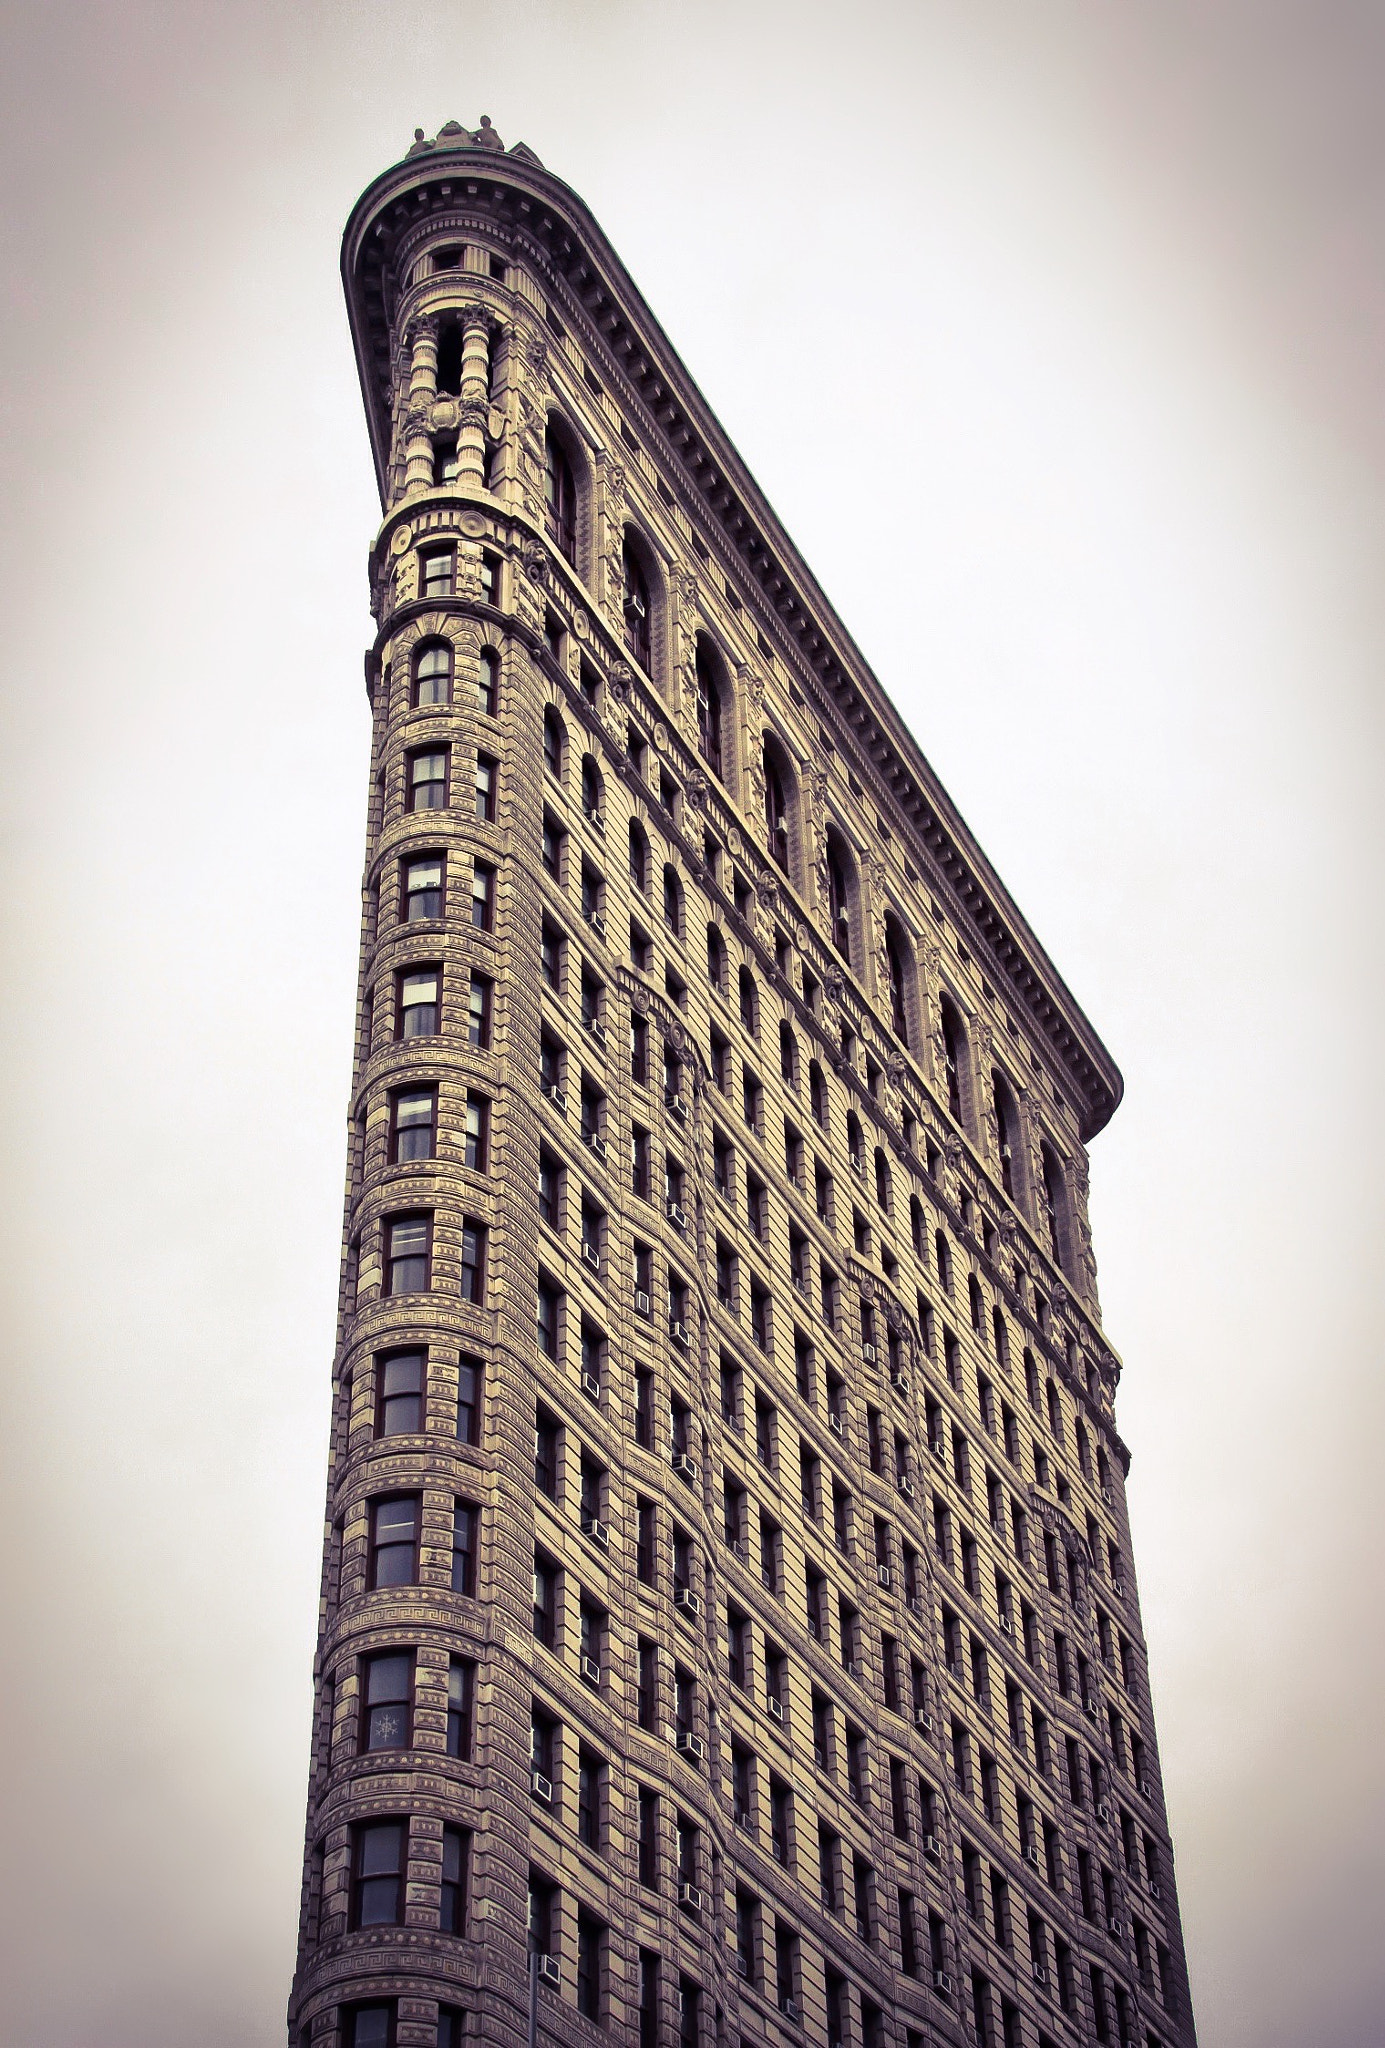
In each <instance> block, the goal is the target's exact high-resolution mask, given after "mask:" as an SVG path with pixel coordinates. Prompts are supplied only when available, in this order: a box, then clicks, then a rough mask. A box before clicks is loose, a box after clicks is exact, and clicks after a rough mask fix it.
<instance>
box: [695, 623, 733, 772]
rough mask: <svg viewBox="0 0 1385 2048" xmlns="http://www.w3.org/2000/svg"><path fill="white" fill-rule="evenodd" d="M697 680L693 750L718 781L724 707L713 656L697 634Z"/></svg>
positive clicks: (721, 766) (721, 763)
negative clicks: (695, 742) (699, 755)
mask: <svg viewBox="0 0 1385 2048" xmlns="http://www.w3.org/2000/svg"><path fill="white" fill-rule="evenodd" d="M694 666H695V673H696V680H697V750H698V752H699V753H700V754H701V756H702V758H703V760H704V761H705V762H706V763H707V766H708V767H709V768H710V769H711V771H712V773H713V775H715V776H716V777H717V779H718V781H722V780H724V767H725V764H724V760H723V743H722V726H723V718H724V707H723V700H722V688H721V681H720V678H719V676H718V674H717V667H718V664H717V658H716V656H715V654H714V653H713V652H712V648H711V645H710V643H709V642H708V641H707V640H706V639H705V638H703V636H702V635H701V634H699V635H698V640H697V652H696V656H695V663H694Z"/></svg>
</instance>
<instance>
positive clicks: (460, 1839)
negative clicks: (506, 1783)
mask: <svg viewBox="0 0 1385 2048" xmlns="http://www.w3.org/2000/svg"><path fill="white" fill-rule="evenodd" d="M470 1848H471V1836H470V1834H469V1833H468V1831H467V1830H466V1829H465V1828H449V1827H445V1828H444V1829H443V1831H442V1884H441V1886H440V1897H439V1910H438V1926H439V1928H440V1929H441V1931H442V1932H443V1933H444V1934H465V1933H466V1880H467V1862H468V1855H469V1851H470Z"/></svg>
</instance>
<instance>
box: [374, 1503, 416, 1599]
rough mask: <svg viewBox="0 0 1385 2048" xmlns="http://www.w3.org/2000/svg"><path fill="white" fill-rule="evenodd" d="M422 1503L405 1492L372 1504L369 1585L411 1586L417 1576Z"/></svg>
mask: <svg viewBox="0 0 1385 2048" xmlns="http://www.w3.org/2000/svg"><path fill="white" fill-rule="evenodd" d="M418 1522H419V1500H418V1495H417V1494H416V1493H406V1494H401V1495H399V1496H397V1497H396V1498H394V1499H391V1500H377V1501H372V1502H371V1508H370V1584H371V1588H372V1590H374V1589H377V1588H379V1587H382V1586H412V1585H413V1583H414V1580H415V1579H416V1578H417V1576H418Z"/></svg>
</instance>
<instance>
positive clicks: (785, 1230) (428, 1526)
mask: <svg viewBox="0 0 1385 2048" xmlns="http://www.w3.org/2000/svg"><path fill="white" fill-rule="evenodd" d="M342 271H343V278H344V282H345V289H346V299H347V306H348V310H349V315H350V323H351V333H352V338H353V341H354V345H355V351H356V359H357V363H358V366H359V370H360V379H361V388H362V393H363V395H364V399H365V410H366V419H367V424H368V427H369V431H370V439H371V446H372V449H373V452H374V458H375V467H376V475H377V479H378V483H379V490H380V497H381V502H382V505H383V508H384V509H383V519H382V523H381V525H380V527H379V529H378V532H377V533H376V536H375V539H374V542H373V544H372V547H371V552H370V562H369V576H370V592H371V602H372V607H373V612H374V617H375V621H376V633H375V638H374V640H373V642H372V644H371V646H370V649H369V651H368V654H367V657H366V689H367V694H368V697H369V702H370V710H371V718H372V746H371V764H370V784H369V800H368V813H367V827H366V857H365V869H364V878H363V922H362V937H361V965H360V984H359V1003H358V1010H357V1018H356V1046H355V1060H354V1071H353V1081H352V1093H351V1103H350V1127H349V1128H350V1146H349V1170H348V1176H347V1191H346V1225H345V1238H344V1257H343V1270H342V1286H341V1304H340V1317H339V1323H338V1331H337V1345H336V1355H335V1363H334V1368H333V1388H334V1405H333V1421H332V1435H331V1451H330V1473H329V1485H328V1497H327V1515H326V1532H325V1554H324V1570H323V1582H322V1605H321V1620H320V1633H319V1640H318V1648H317V1662H316V1706H315V1715H314V1721H313V1739H312V1756H311V1766H310V1780H309V1794H308V1818H307V1842H306V1858H305V1873H304V1885H303V1904H302V1922H301V1931H300V1947H299V1958H298V1968H297V1974H296V1977H295V1981H294V1986H293V1992H292V2002H291V2008H290V2032H291V2040H292V2042H293V2043H294V2044H295V2048H435V2044H436V2048H459V2044H462V2043H493V2044H497V2048H498V2044H511V2048H518V2044H520V2043H521V2042H524V2041H526V2040H528V2039H529V2038H531V2030H532V2038H533V2039H535V2040H536V2041H538V2042H540V2043H549V2044H551V2043H555V2042H556V2043H563V2044H570V2043H576V2044H583V2048H596V2044H598V2043H608V2044H609V2043H619V2044H626V2043H628V2044H631V2048H636V2044H638V2048H756V2044H760V2043H775V2044H789V2048H796V2044H805V2048H925V2044H926V2048H943V2044H948V2048H952V2044H956V2048H962V2044H974V2043H980V2044H984V2048H1075V2044H1087V2043H1111V2044H1113V2048H1187V2044H1191V2043H1192V2042H1193V2039H1194V2032H1193V2021H1192V2015H1191V2010H1190V2005H1189V1995H1188V1983H1187V1975H1186V1970H1185V1965H1184V1957H1183V1946H1182V1940H1181V1936H1180V1930H1179V1921H1178V1907H1177V1899H1176V1894H1175V1889H1174V1874H1173V1863H1172V1853H1171V1847H1170V1840H1169V1833H1168V1825H1167V1821H1166V1817H1165V1810H1164V1801H1163V1795H1162V1791H1161V1785H1160V1775H1159V1763H1158V1752H1157V1746H1156V1741H1155V1731H1154V1724H1153V1720H1152V1716H1151V1708H1150V1694H1149V1678H1148V1670H1147V1664H1146V1655H1145V1646H1144V1639H1143V1635H1142V1632H1141V1627H1140V1614H1139V1606H1138V1601H1137V1596H1136V1588H1135V1575H1134V1567H1133V1562H1132V1558H1131V1547H1130V1531H1129V1524H1128V1521H1127V1517H1126V1506H1125V1491H1124V1482H1125V1473H1126V1468H1127V1464H1128V1456H1127V1452H1126V1449H1125V1446H1124V1444H1123V1443H1122V1441H1121V1438H1120V1436H1119V1434H1118V1431H1117V1427H1116V1418H1115V1406H1114V1403H1115V1393H1116V1384H1117V1380H1118V1377H1119V1367H1118V1365H1117V1361H1116V1357H1115V1355H1114V1353H1113V1351H1112V1348H1111V1345H1110V1343H1109V1342H1108V1340H1107V1338H1106V1336H1105V1333H1104V1331H1103V1329H1102V1325H1101V1319H1100V1312H1099V1307H1098V1301H1097V1292H1096V1279H1095V1267H1094V1263H1093V1258H1092V1250H1091V1238H1090V1234H1089V1230H1088V1224H1087V1162H1086V1146H1087V1144H1088V1143H1089V1141H1090V1140H1091V1139H1092V1138H1093V1137H1094V1136H1095V1135H1096V1134H1097V1133H1098V1132H1099V1131H1100V1130H1101V1128H1102V1127H1103V1125H1104V1124H1105V1123H1106V1122H1107V1120H1108V1118H1109V1117H1110V1116H1111V1114H1112V1112H1113V1111H1114V1109H1115V1108H1116V1105H1117V1103H1118V1101H1119V1098H1120V1093H1121V1080H1120V1075H1119V1073H1118V1072H1117V1069H1116V1067H1115V1066H1114V1064H1113V1062H1112V1060H1111V1058H1110V1055H1109V1054H1108V1053H1107V1051H1106V1049H1105V1048H1104V1046H1103V1045H1102V1044H1101V1042H1100V1040H1099V1039H1098V1038H1097V1036H1096V1034H1095V1032H1094V1031H1093V1030H1092V1027H1091V1025H1090V1024H1089V1023H1088V1021H1087V1019H1086V1017H1085V1016H1084V1015H1083V1013H1082V1011H1081V1010H1080V1009H1079V1008H1078V1006H1077V1004H1076V1003H1075V1001H1074V1000H1073V998H1072V996H1071V995H1070V993H1069V992H1068V989H1067V988H1066V986H1065V984H1064V983H1063V981H1062V980H1061V978H1060V977H1059V975H1058V973H1057V971H1056V969H1055V968H1054V966H1053V964H1052V963H1051V961H1050V960H1049V959H1048V957H1047V955H1046V954H1045V952H1044V951H1043V949H1042V947H1041V946H1040V944H1039V942H1038V940H1037V939H1036V938H1035V936H1034V934H1033V933H1032V932H1031V930H1030V929H1029V926H1028V925H1027V924H1026V922H1025V920H1024V918H1023V917H1022V916H1021V914H1020V912H1019V910H1018V909H1017V908H1016V906H1015V904H1014V903H1013V902H1012V901H1011V899H1010V897H1009V895H1008V894H1007V893H1006V890H1005V887H1004V885H1003V883H1002V882H1001V880H1000V878H999V876H998V875H997V874H996V873H995V872H994V870H993V869H992V867H991V866H990V864H989V862H988V861H987V859H986V856H985V854H984V853H983V851H982V850H981V848H980V847H979V846H978V844H977V842H976V840H975V839H974V838H973V836H972V834H971V833H970V832H969V831H968V829H967V827H966V825H965V823H964V822H963V820H962V819H961V817H960V816H959V815H958V813H957V811H956V809H955V808H954V806H953V804H952V803H951V802H950V800H949V798H948V797H947V795H946V793H945V792H944V790H943V789H942V788H941V786H940V785H939V783H938V780H937V778H936V776H935V775H934V773H933V771H932V770H931V768H930V767H929V765H928V762H927V761H926V759H925V758H924V756H923V755H922V753H921V752H920V751H919V748H918V746H917V744H916V742H915V741H914V739H913V737H912V736H911V734H910V733H909V732H908V731H907V729H906V728H905V726H904V724H903V723H902V721H901V720H900V718H899V716H898V714H897V713H896V711H895V710H894V708H893V706H892V705H891V703H890V701H889V699H888V697H887V696H886V695H885V693H884V691H883V689H882V688H881V686H880V684H879V683H878V682H877V680H876V679H875V677H874V676H873V675H872V673H871V671H870V670H869V668H868V667H867V666H866V664H865V662H864V661H863V660H862V658H861V656H860V654H859V653H858V651H857V649H856V648H855V646H854V645H853V643H852V641H851V638H850V636H849V635H848V633H847V632H846V630H845V628H844V627H843V625H842V624H841V622H840V620H839V619H838V618H837V616H836V614H835V613H834V611H833V610H832V608H831V606H830V605H829V604H828V603H827V601H826V599H825V597H824V596H823V594H822V592H821V590H820V589H819V588H818V586H817V584H816V582H815V581H814V579H813V576H812V574H811V572H810V571H809V569H808V568H807V566H806V564H805V563H804V562H803V561H802V560H801V558H800V557H799V555H798V553H797V552H796V550H795V548H794V546H793V544H792V542H791V541H790V540H789V538H788V536H787V535H786V534H785V532H784V531H783V529H782V527H781V526H780V524H779V522H778V520H777V519H776V518H775V515H774V513H773V512H772V510H771V509H770V507H769V505H768V504H767V503H766V501H765V499H764V497H763V495H762V494H761V492H760V491H759V489H758V488H757V486H756V484H755V483H754V481H753V479H752V478H751V477H750V476H749V474H748V473H747V471H746V469H745V467H744V465H743V464H742V462H741V461H740V459H739V457H738V456H737V454H736V451H735V450H734V448H732V446H731V445H730V443H729V442H728V440H727V438H726V436H725V434H724V433H723V432H722V429H721V428H720V427H719V425H718V424H717V421H716V420H715V418H714V417H713V416H712V414H711V412H710V411H709V409H708V407H707V405H706V403H705V401H704V400H703V398H702V397H701V395H700V393H699V391H698V389H697V386H696V385H695V384H694V383H693V381H692V379H691V377H690V376H689V375H688V372H687V371H686V370H685V369H684V367H683V364H682V363H681V361H680V360H679V358H678V356H677V355H676V354H675V353H674V350H673V348H672V346H671V345H670V343H669V342H668V340H667V339H666V338H665V336H664V334H663V332H662V330H661V329H660V327H659V325H658V323H657V322H656V321H655V319H654V317H653V315H652V314H651V313H650V311H649V309H648V307H647V306H646V305H645V303H644V301H643V299H642V298H641V296H640V294H639V291H638V290H637V288H636V286H635V285H634V283H633V282H632V281H631V279H630V277H629V276H628V274H627V273H626V271H625V269H624V268H623V266H622V264H621V262H620V260H619V258H618V257H617V256H616V254H615V252H614V251H613V250H612V249H611V247H610V245H609V244H608V242H607V241H606V239H605V237H604V235H603V234H602V232H601V229H600V228H599V227H598V226H597V224H596V222H595V221H594V220H593V219H592V217H591V215H590V214H589V213H588V211H587V210H586V208H585V206H584V205H583V204H582V202H581V201H580V200H579V199H578V198H577V197H576V196H575V195H574V194H573V193H572V192H571V191H570V190H569V189H568V188H567V187H566V186H565V185H564V184H563V183H562V182H561V181H560V180H559V179H557V178H556V177H554V176H552V175H551V174H550V173H549V172H548V171H546V170H545V169H544V168H543V166H542V165H541V164H540V163H539V161H538V159H537V158H536V157H535V156H534V155H533V153H532V152H531V151H530V150H528V149H527V148H525V147H524V146H522V145H520V146H518V147H515V148H511V149H506V148H505V147H504V145H503V144H502V142H501V140H500V138H499V137H498V136H497V134H496V132H495V130H494V129H493V128H492V127H491V126H490V124H489V123H488V122H483V123H482V126H481V128H480V129H478V130H476V131H468V130H467V129H464V128H462V127H460V126H458V125H457V124H455V123H449V124H448V125H447V126H446V127H445V128H443V130H442V131H441V132H440V133H439V134H438V136H437V137H436V138H434V139H433V140H427V139H425V138H424V137H423V136H422V135H421V134H420V135H419V137H418V138H417V139H416V141H415V143H414V146H413V147H412V148H411V149H410V150H409V152H408V155H407V156H406V157H405V159H404V160H403V162H401V163H399V164H397V165H396V166H395V167H394V168H393V169H391V170H388V171H386V172H384V173H383V174H382V175H381V176H380V177H379V178H377V179H376V180H375V181H374V183H373V184H372V185H371V186H370V188H369V189H368V191H367V192H366V193H365V194H364V196H363V197H362V198H361V199H360V200H359V202H358V203H357V205H356V207H355V209H354V211H353V212H352V214H351V218H350V221H349V224H348V226H347V230H346V236H345V242H344V248H343V257H342ZM837 310H839V309H834V310H833V314H832V317H833V319H834V320H835V319H836V317H837ZM863 482H864V479H863V478H862V476H861V474H860V470H859V465H857V466H853V469H852V471H851V473H850V474H848V473H846V472H844V473H843V478H842V489H843V491H844V492H846V493H850V494H851V495H852V497H853V499H854V498H855V497H856V494H857V493H858V492H859V491H860V490H861V487H862V484H863ZM895 543H896V544H901V545H904V546H906V547H907V546H908V544H909V542H908V537H907V536H905V535H896V536H895Z"/></svg>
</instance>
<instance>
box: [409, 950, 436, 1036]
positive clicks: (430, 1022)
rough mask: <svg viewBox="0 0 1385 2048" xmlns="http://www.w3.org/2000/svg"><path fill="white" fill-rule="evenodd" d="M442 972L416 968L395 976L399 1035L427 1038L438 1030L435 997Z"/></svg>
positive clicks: (433, 969)
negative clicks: (397, 996) (397, 995)
mask: <svg viewBox="0 0 1385 2048" xmlns="http://www.w3.org/2000/svg"><path fill="white" fill-rule="evenodd" d="M441 987H442V971H441V969H440V968H437V967H418V968H413V969H411V970H406V971H405V972H404V973H402V974H401V975H400V976H399V1035H400V1037H401V1038H431V1037H432V1036H433V1034H434V1033H435V1032H436V1030H437V1028H438V997H439V992H440V990H441Z"/></svg>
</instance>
